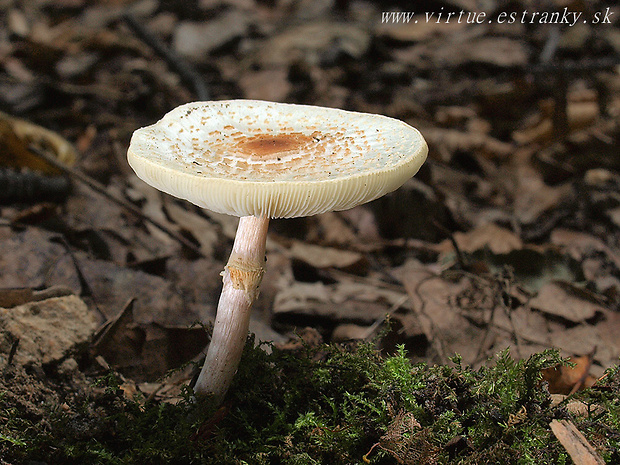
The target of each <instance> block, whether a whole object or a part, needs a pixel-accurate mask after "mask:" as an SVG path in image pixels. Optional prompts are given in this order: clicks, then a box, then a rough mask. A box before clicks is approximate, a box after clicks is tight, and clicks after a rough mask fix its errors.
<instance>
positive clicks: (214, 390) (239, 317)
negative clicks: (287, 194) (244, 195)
mask: <svg viewBox="0 0 620 465" xmlns="http://www.w3.org/2000/svg"><path fill="white" fill-rule="evenodd" d="M268 227H269V218H258V217H255V216H246V217H243V218H240V219H239V227H238V228H237V235H236V237H235V243H234V245H233V250H232V253H231V254H230V258H229V260H228V264H227V265H226V268H225V269H224V271H223V272H222V277H223V282H224V285H223V287H222V294H221V295H220V301H219V303H218V307H217V315H216V317H215V323H214V326H213V336H212V338H211V343H210V344H209V349H208V350H207V357H206V359H205V363H204V365H203V367H202V370H201V372H200V375H199V377H198V380H197V381H196V385H195V386H194V392H195V393H196V394H197V395H200V396H213V397H214V398H215V399H216V400H217V401H220V400H221V399H222V398H223V397H224V395H226V391H228V388H229V386H230V383H231V382H232V379H233V377H234V375H235V373H236V372H237V368H238V366H239V361H240V360H241V354H242V353H243V347H244V345H245V341H246V338H247V335H248V328H249V325H250V310H251V308H252V304H253V303H254V301H255V300H256V298H257V297H258V288H259V286H260V282H261V280H262V278H263V273H264V264H265V244H266V241H267V229H268Z"/></svg>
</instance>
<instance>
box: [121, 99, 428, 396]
mask: <svg viewBox="0 0 620 465" xmlns="http://www.w3.org/2000/svg"><path fill="white" fill-rule="evenodd" d="M427 151H428V149H427V146H426V143H425V141H424V139H423V138H422V136H421V135H420V133H419V132H418V131H417V130H416V129H414V128H412V127H411V126H409V125H407V124H405V123H404V122H402V121H398V120H395V119H392V118H387V117H385V116H379V115H371V114H365V113H355V112H349V111H343V110H337V109H332V108H321V107H314V106H307V105H292V104H282V103H271V102H263V101H254V100H231V101H219V102H197V103H189V104H186V105H182V106H180V107H178V108H176V109H174V110H172V111H171V112H169V113H168V114H166V115H165V116H164V117H163V118H162V119H161V120H160V121H159V122H157V123H155V124H153V125H152V126H148V127H145V128H141V129H138V130H137V131H136V132H135V133H134V135H133V137H132V139H131V144H130V146H129V150H128V153H127V158H128V161H129V164H130V165H131V167H132V168H133V169H134V171H135V172H136V174H137V175H138V176H139V177H140V178H141V179H143V180H144V181H145V182H147V183H148V184H151V185H152V186H154V187H156V188H158V189H159V190H161V191H163V192H167V193H169V194H171V195H173V196H176V197H180V198H183V199H186V200H188V201H190V202H192V203H194V204H196V205H198V206H200V207H204V208H207V209H210V210H212V211H215V212H219V213H226V214H229V215H235V216H239V217H240V220H239V227H238V230H237V236H236V238H235V242H234V245H233V249H232V253H231V256H230V259H229V260H228V264H227V265H226V267H225V270H224V272H223V273H222V276H223V281H224V285H223V288H222V294H221V296H220V301H219V304H218V308H217V316H216V319H215V324H214V328H213V337H212V339H211V343H210V345H209V348H208V351H207V357H206V360H205V363H204V365H203V368H202V371H201V373H200V376H199V378H198V381H197V382H196V385H195V387H194V390H195V392H196V394H198V395H212V396H214V397H215V398H216V399H221V398H223V396H224V395H225V394H226V391H227V390H228V387H229V385H230V383H231V381H232V378H233V376H234V374H235V372H236V371H237V367H238V365H239V360H240V358H241V353H242V351H243V346H244V343H245V340H246V337H247V332H248V325H249V320H250V308H251V306H252V303H253V302H254V301H255V300H256V297H257V295H258V289H259V286H260V282H261V279H262V277H263V273H264V263H265V242H266V237H267V228H268V224H269V219H270V218H292V217H300V216H309V215H316V214H319V213H324V212H328V211H338V210H346V209H349V208H352V207H354V206H356V205H360V204H362V203H365V202H369V201H371V200H374V199H376V198H378V197H381V196H382V195H384V194H386V193H388V192H391V191H393V190H395V189H397V188H398V187H400V186H401V185H402V184H403V183H404V182H405V181H406V180H407V179H409V178H410V177H411V176H413V175H414V174H415V173H416V172H417V171H418V169H419V168H420V166H421V165H422V163H424V160H425V159H426V154H427Z"/></svg>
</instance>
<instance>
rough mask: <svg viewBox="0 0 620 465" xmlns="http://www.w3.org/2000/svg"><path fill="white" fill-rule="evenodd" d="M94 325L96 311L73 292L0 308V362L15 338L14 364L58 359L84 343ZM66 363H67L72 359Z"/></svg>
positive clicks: (2, 362)
mask: <svg viewBox="0 0 620 465" xmlns="http://www.w3.org/2000/svg"><path fill="white" fill-rule="evenodd" d="M97 326H98V318H97V316H96V314H95V313H94V312H93V311H91V310H90V309H89V308H88V307H87V306H86V304H85V303H84V302H83V301H82V300H81V299H80V298H79V297H77V296H75V295H70V296H65V297H55V298H51V299H47V300H43V301H40V302H30V303H27V304H25V305H20V306H18V307H14V308H10V309H6V308H0V365H4V364H6V363H7V361H8V360H7V355H8V354H9V352H10V349H11V347H12V346H13V344H14V343H15V342H14V341H16V340H19V342H18V345H17V350H16V352H15V356H14V358H13V361H12V363H14V364H15V365H44V364H47V363H52V362H56V361H58V360H61V359H62V358H64V357H65V356H66V355H67V354H68V353H69V352H70V351H71V350H72V349H73V348H74V347H75V346H77V345H79V344H84V343H86V342H87V341H88V340H89V339H90V337H91V336H92V334H93V332H94V331H95V329H96V328H97ZM74 362H75V361H74ZM65 363H69V365H68V367H70V365H71V362H69V361H68V360H67V361H66V362H65Z"/></svg>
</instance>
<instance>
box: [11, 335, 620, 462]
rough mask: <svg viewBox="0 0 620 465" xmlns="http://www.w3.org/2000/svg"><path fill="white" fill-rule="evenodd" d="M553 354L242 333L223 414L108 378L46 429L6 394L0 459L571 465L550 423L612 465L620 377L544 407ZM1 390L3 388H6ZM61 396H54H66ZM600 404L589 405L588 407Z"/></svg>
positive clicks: (618, 436) (51, 416) (52, 414)
mask: <svg viewBox="0 0 620 465" xmlns="http://www.w3.org/2000/svg"><path fill="white" fill-rule="evenodd" d="M557 363H562V360H561V359H560V358H559V356H558V355H557V353H555V352H551V351H548V352H543V353H541V354H536V355H533V356H532V357H530V358H529V359H528V360H522V361H517V360H514V359H512V358H511V356H510V354H509V353H508V352H502V353H500V354H498V356H497V357H496V360H495V361H494V363H492V364H491V366H490V367H488V368H483V369H480V370H473V369H472V368H471V367H468V366H463V365H462V364H461V361H460V359H459V358H458V357H456V358H454V360H453V363H452V364H451V365H450V366H427V365H426V364H414V363H412V362H411V361H410V360H409V358H408V356H407V354H406V353H405V351H404V349H403V348H399V349H398V351H397V353H395V354H394V355H392V356H389V357H382V356H380V354H379V353H378V352H377V351H376V350H375V348H374V345H373V344H361V345H358V346H355V347H348V348H345V347H343V346H338V345H323V346H320V347H316V348H311V347H303V348H302V349H300V350H299V351H297V352H290V351H281V350H277V349H275V348H272V350H271V353H269V354H268V353H267V352H265V351H264V350H261V349H255V348H254V347H253V341H252V340H251V339H250V340H249V341H248V344H247V346H246V350H245V353H244V357H243V360H242V364H241V366H240V369H239V372H238V374H237V376H236V378H235V381H234V384H233V386H232V387H231V390H230V392H229V394H228V396H227V398H226V401H225V403H224V405H223V406H222V407H219V408H216V407H215V406H210V405H208V404H207V405H205V404H200V405H197V404H196V403H194V402H192V393H191V392H189V391H187V392H186V393H185V399H184V400H183V401H182V402H179V403H178V404H177V405H169V404H158V403H146V404H145V403H144V402H134V401H131V400H128V399H127V398H126V397H125V396H124V395H123V392H122V391H121V389H120V387H119V380H118V379H117V378H116V377H115V376H114V375H113V374H110V375H108V376H106V377H104V378H101V379H100V380H99V381H98V383H99V385H102V386H105V390H103V392H101V390H100V389H99V390H95V391H93V392H91V393H90V394H88V395H82V396H81V397H80V396H76V397H74V398H72V400H71V402H70V405H68V407H67V399H65V401H64V406H63V407H60V405H59V404H58V403H57V402H49V403H48V404H47V405H46V406H45V411H46V414H45V417H46V421H45V422H40V421H39V420H40V418H37V416H36V415H35V416H32V415H30V416H29V414H28V412H27V411H26V410H24V409H22V408H20V407H19V405H18V404H16V403H15V402H14V401H13V400H11V399H9V396H8V395H6V394H5V395H2V394H1V393H0V415H1V417H2V420H3V421H2V422H0V423H1V425H0V456H2V457H3V458H4V459H5V460H6V461H8V462H10V463H13V464H20V463H27V462H28V461H31V460H41V461H45V462H46V463H50V464H53V463H68V464H71V463H76V464H77V463H92V464H142V463H149V464H172V463H174V464H196V463H218V464H245V463H247V464H283V465H284V464H286V465H288V464H291V465H292V464H303V465H306V464H307V465H310V464H351V463H364V462H367V463H373V464H388V463H389V464H391V463H395V461H396V462H397V463H403V464H409V463H429V464H432V463H437V464H442V463H451V464H452V463H454V464H484V463H505V464H527V463H558V464H562V463H570V459H569V458H568V456H567V454H566V452H565V451H564V449H563V448H562V446H561V445H560V444H559V443H558V442H557V440H555V438H554V436H553V434H552V433H551V431H550V428H549V422H550V421H551V420H552V419H554V418H569V419H572V420H573V422H574V423H575V424H576V425H577V426H578V427H579V428H580V429H581V431H582V432H583V433H584V434H585V435H586V437H587V438H588V440H590V441H591V442H592V444H594V445H595V447H597V449H598V450H599V451H600V453H601V455H602V456H603V457H604V458H605V460H606V461H607V463H617V461H618V450H619V446H620V400H619V398H618V392H619V389H618V387H619V386H618V384H619V383H620V373H619V370H618V369H617V368H616V369H614V370H609V372H608V374H607V376H606V377H605V379H604V380H603V382H602V383H601V384H600V385H598V386H597V387H596V388H594V389H590V390H588V391H583V392H581V393H579V394H578V395H577V396H576V398H577V399H579V400H580V401H582V402H585V403H589V404H590V405H591V406H592V408H591V413H590V414H588V415H587V416H585V417H583V416H582V417H576V416H574V415H572V414H571V413H569V411H568V410H567V409H566V408H565V404H560V405H559V406H552V404H551V398H550V395H549V393H548V392H547V389H546V386H545V384H544V383H543V382H542V380H541V376H540V371H541V369H543V368H546V367H549V366H553V365H556V364H557ZM0 392H1V391H0ZM60 398H62V396H60ZM595 406H596V408H595Z"/></svg>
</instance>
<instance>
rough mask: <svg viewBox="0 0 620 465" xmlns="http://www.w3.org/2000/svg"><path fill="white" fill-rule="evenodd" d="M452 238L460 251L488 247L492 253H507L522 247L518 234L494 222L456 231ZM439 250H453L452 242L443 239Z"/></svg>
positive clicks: (449, 251)
mask: <svg viewBox="0 0 620 465" xmlns="http://www.w3.org/2000/svg"><path fill="white" fill-rule="evenodd" d="M454 240H455V241H456V243H457V244H458V246H459V249H460V250H461V251H462V252H468V253H473V252H475V251H476V250H481V249H484V248H485V247H488V248H489V250H490V251H491V252H493V253H494V254H507V253H509V252H512V251H513V250H518V249H521V248H523V241H521V238H520V237H519V236H517V235H516V234H515V233H513V232H512V231H509V230H507V229H505V228H502V227H500V226H497V225H496V224H494V223H487V224H483V225H480V226H478V227H476V228H475V229H473V230H471V231H468V232H466V233H462V232H456V233H454ZM440 250H441V251H442V252H444V253H451V252H454V247H453V245H452V242H451V241H449V240H444V241H443V242H442V243H441V244H440Z"/></svg>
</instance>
